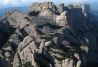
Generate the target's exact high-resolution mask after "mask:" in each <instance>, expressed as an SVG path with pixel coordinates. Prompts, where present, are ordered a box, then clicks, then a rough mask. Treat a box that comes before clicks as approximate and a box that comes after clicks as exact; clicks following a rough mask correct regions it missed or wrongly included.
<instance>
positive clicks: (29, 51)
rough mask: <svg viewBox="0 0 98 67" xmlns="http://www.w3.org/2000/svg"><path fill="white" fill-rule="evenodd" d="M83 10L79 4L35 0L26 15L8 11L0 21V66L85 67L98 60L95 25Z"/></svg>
mask: <svg viewBox="0 0 98 67" xmlns="http://www.w3.org/2000/svg"><path fill="white" fill-rule="evenodd" d="M65 8H66V9H67V10H66V9H65ZM85 13H86V12H85ZM85 13H84V12H83V8H82V7H73V8H68V7H64V4H61V5H59V6H56V5H54V4H53V3H52V2H45V3H34V4H33V5H32V6H31V7H30V9H29V13H28V14H26V15H24V14H22V13H20V12H19V11H12V12H9V13H8V14H6V16H5V17H4V18H3V19H2V20H1V21H0V46H1V47H0V65H1V67H32V66H33V67H87V62H92V61H95V62H98V60H97V57H98V55H97V53H96V52H97V48H98V47H97V46H98V45H97V38H98V35H97V29H96V28H95V27H94V26H95V25H96V24H91V23H92V22H95V21H91V20H89V19H90V18H91V17H89V14H88V13H87V14H86V16H85ZM96 22H97V21H96ZM96 26H97V25H96ZM88 56H89V57H88Z"/></svg>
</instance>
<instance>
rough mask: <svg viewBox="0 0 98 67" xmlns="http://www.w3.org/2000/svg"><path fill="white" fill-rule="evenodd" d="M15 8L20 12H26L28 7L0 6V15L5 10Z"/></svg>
mask: <svg viewBox="0 0 98 67" xmlns="http://www.w3.org/2000/svg"><path fill="white" fill-rule="evenodd" d="M13 8H14V9H17V10H19V11H21V12H27V10H28V7H4V8H0V16H3V15H4V14H5V12H8V11H10V10H12V9H13Z"/></svg>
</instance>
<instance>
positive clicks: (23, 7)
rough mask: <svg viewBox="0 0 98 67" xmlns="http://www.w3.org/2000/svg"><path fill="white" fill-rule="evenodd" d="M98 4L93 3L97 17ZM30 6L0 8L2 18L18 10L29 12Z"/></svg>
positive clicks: (93, 9)
mask: <svg viewBox="0 0 98 67" xmlns="http://www.w3.org/2000/svg"><path fill="white" fill-rule="evenodd" d="M97 6H98V4H97V3H91V4H90V7H91V12H92V13H93V14H95V15H98V9H97ZM28 7H29V6H18V7H8V6H2V7H0V16H4V15H5V12H8V11H10V10H13V9H17V10H19V11H21V12H23V13H24V12H27V10H28Z"/></svg>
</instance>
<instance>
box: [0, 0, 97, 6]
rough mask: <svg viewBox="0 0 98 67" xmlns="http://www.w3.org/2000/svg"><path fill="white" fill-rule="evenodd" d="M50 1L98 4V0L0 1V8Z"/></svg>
mask: <svg viewBox="0 0 98 67" xmlns="http://www.w3.org/2000/svg"><path fill="white" fill-rule="evenodd" d="M44 1H52V2H54V3H61V2H64V3H84V2H87V3H92V2H98V0H0V6H6V5H10V6H11V5H12V6H21V5H30V4H31V3H33V2H44Z"/></svg>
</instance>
